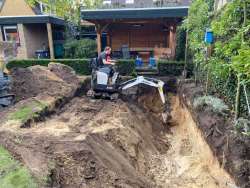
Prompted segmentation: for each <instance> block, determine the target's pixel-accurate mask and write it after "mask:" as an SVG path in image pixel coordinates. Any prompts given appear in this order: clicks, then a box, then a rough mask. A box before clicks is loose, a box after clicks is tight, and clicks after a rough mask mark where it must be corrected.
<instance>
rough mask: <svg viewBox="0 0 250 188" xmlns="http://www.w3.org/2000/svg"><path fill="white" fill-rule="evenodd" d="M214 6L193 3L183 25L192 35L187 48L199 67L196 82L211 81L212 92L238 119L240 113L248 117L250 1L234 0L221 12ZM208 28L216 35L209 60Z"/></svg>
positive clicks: (209, 1) (207, 2) (199, 0)
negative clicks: (221, 99) (207, 47)
mask: <svg viewBox="0 0 250 188" xmlns="http://www.w3.org/2000/svg"><path fill="white" fill-rule="evenodd" d="M213 3H214V1H213V0H194V1H193V3H192V5H191V8H190V10H189V16H188V18H187V19H186V20H185V24H184V27H186V29H187V30H188V32H189V37H188V44H189V48H188V49H189V50H190V52H189V53H191V54H192V61H193V62H195V64H196V65H197V66H196V72H197V74H196V76H197V79H198V80H199V81H201V82H203V83H204V82H209V92H210V93H212V94H215V93H216V94H219V95H220V96H221V97H223V98H224V99H225V101H226V102H228V103H229V104H230V105H231V107H232V109H233V110H234V111H235V114H236V118H237V117H238V116H239V115H240V113H241V115H247V113H248V108H249V106H248V101H247V100H250V96H246V95H247V94H250V1H249V0H232V1H230V2H229V3H227V4H226V5H225V6H224V7H223V8H222V9H220V10H213ZM206 28H211V29H212V31H213V32H214V35H215V43H214V44H213V53H212V56H211V57H210V58H208V59H207V58H206V55H205V50H206V44H205V43H204V42H203V41H204V33H205V30H206ZM207 72H209V74H207ZM205 75H208V79H206V78H205ZM243 88H244V92H242V91H243ZM248 98H249V99H248Z"/></svg>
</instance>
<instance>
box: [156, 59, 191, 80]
mask: <svg viewBox="0 0 250 188" xmlns="http://www.w3.org/2000/svg"><path fill="white" fill-rule="evenodd" d="M184 66H185V63H184V62H183V61H169V60H159V61H158V69H159V74H160V75H161V76H180V75H181V74H182V71H183V70H184ZM187 71H188V76H190V75H192V72H193V64H188V65H187Z"/></svg>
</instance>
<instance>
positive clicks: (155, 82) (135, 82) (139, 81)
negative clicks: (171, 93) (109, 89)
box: [120, 76, 166, 104]
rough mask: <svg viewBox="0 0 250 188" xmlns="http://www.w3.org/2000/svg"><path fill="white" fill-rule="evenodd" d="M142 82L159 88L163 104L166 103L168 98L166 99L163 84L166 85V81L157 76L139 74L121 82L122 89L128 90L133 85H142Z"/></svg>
mask: <svg viewBox="0 0 250 188" xmlns="http://www.w3.org/2000/svg"><path fill="white" fill-rule="evenodd" d="M140 84H144V85H147V86H150V87H155V88H157V89H158V91H159V94H160V98H161V101H162V103H163V104H165V103H166V99H165V95H164V92H163V86H164V82H163V81H161V80H157V79H155V78H147V77H144V76H138V77H137V78H134V79H131V80H128V81H126V82H123V83H122V84H120V89H121V90H126V89H129V88H131V87H133V86H136V85H140Z"/></svg>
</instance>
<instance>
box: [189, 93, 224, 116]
mask: <svg viewBox="0 0 250 188" xmlns="http://www.w3.org/2000/svg"><path fill="white" fill-rule="evenodd" d="M193 105H194V108H195V109H196V110H202V109H204V108H205V107H211V110H212V111H213V112H215V113H219V114H226V113H227V112H229V107H228V106H227V105H226V104H225V103H224V101H223V100H221V99H219V98H216V97H213V96H203V97H198V98H195V99H194V103H193Z"/></svg>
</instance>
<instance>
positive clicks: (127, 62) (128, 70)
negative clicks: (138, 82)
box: [117, 59, 135, 76]
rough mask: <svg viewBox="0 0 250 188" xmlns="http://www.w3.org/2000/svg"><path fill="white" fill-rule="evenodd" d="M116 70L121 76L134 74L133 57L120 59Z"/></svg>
mask: <svg viewBox="0 0 250 188" xmlns="http://www.w3.org/2000/svg"><path fill="white" fill-rule="evenodd" d="M117 70H118V72H119V73H120V74H121V75H123V76H132V75H133V74H135V60H134V59H120V60H118V63H117Z"/></svg>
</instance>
